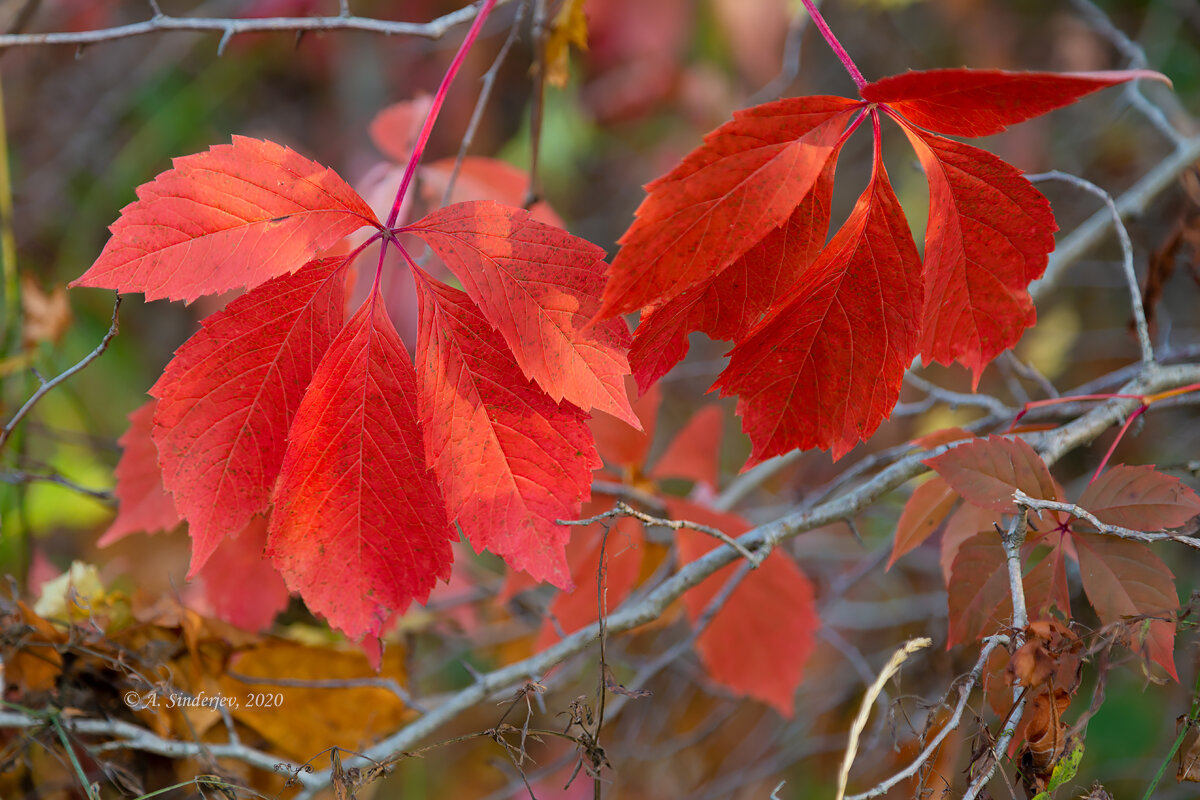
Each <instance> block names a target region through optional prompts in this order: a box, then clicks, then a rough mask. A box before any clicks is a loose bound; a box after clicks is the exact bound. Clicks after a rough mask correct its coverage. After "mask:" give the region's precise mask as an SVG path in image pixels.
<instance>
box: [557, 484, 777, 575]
mask: <svg viewBox="0 0 1200 800" xmlns="http://www.w3.org/2000/svg"><path fill="white" fill-rule="evenodd" d="M614 517H633V518H634V519H636V520H637V521H638V522H641V523H642V524H644V525H654V526H657V527H660V528H670V529H671V530H673V531H677V530H680V529H682V528H687V529H688V530H692V531H699V532H700V533H707V534H708V535H709V536H711V537H713V538H714V539H718V540H719V541H720V542H721V543H722V544H727V545H729V546H730V547H732V548H733V549H734V550H736V551H737V552H738V555H740V556H741V557H742V558H744V559H746V561H748V562H750V566H751V567H757V566H758V565H759V564H761V563H762V559H763V558H765V555H764V554H756V553H752V552H750V551H749V550H747V549H746V548H745V547H743V546H742V545H741V544H739V543H738V542H737V540H736V539H734V538H733V537H731V536H730V535H729V534H727V533H725V532H724V531H719V530H717V529H716V528H714V527H712V526H711V525H704V524H702V523H699V522H689V521H688V520H686V519H664V518H663V517H652V516H650V515H649V514H647V513H645V512H644V511H638V510H637V509H636V508H632V507H630V506H628V505H626V504H625V503H624V502H623V501H620V500H618V501H617V504H616V505H615V506H614V507H613V508H612V509H610V510H608V511H605V512H604V513H603V514H597V515H596V516H594V517H588V518H587V519H571V520H567V519H560V520H558V524H559V525H591V524H592V523H594V522H599V521H600V520H603V519H613V518H614Z"/></svg>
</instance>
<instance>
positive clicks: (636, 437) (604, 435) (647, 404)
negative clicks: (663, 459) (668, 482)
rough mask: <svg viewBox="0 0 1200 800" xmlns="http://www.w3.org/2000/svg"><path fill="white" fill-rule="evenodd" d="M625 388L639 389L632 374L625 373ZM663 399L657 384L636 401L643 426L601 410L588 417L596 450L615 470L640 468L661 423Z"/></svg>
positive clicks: (637, 412)
mask: <svg viewBox="0 0 1200 800" xmlns="http://www.w3.org/2000/svg"><path fill="white" fill-rule="evenodd" d="M625 388H626V389H627V390H628V391H630V392H631V393H636V390H637V387H636V386H634V385H633V378H632V376H629V375H627V376H625ZM661 401H662V390H661V389H659V388H658V387H657V386H652V387H650V389H649V390H648V391H647V392H646V393H645V394H643V395H642V396H641V397H639V398H638V399H637V400H634V401H633V411H634V413H635V414H637V416H638V421H639V422H641V423H642V429H641V430H640V431H639V430H634V429H633V428H632V427H630V426H629V424H628V423H625V422H621V420H619V419H617V418H616V417H612V416H609V415H608V414H599V415H597V416H594V417H592V418H591V419H590V420H588V429H589V430H591V432H592V436H593V438H594V439H595V441H596V451H597V452H598V453H599V454H600V457H601V458H603V459H604V463H605V464H607V465H609V467H611V468H612V469H613V470H616V471H620V470H631V469H633V468H637V469H641V468H642V465H643V464H644V463H645V461H646V455H647V454H648V453H649V452H650V445H651V443H652V442H653V441H654V429H655V427H656V426H657V423H658V406H659V404H660V403H661Z"/></svg>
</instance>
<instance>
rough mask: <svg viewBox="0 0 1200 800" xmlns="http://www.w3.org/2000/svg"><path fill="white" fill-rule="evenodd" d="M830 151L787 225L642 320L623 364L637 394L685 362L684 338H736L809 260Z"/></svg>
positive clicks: (820, 228) (824, 205) (821, 226)
mask: <svg viewBox="0 0 1200 800" xmlns="http://www.w3.org/2000/svg"><path fill="white" fill-rule="evenodd" d="M836 160H837V151H836V150H835V151H834V153H833V154H832V155H831V156H830V157H829V161H828V163H827V164H826V167H825V169H824V170H823V171H822V172H821V174H820V176H819V177H818V178H817V181H816V183H814V184H813V188H812V190H811V191H809V193H808V194H807V195H806V196H805V197H804V199H803V201H802V202H801V203H800V205H799V207H798V208H797V209H796V210H795V211H794V212H792V215H791V216H790V217H788V219H787V221H786V222H784V224H783V225H781V226H779V227H778V228H776V229H775V230H773V231H771V232H770V233H768V234H767V235H766V236H765V237H764V238H763V240H762V241H761V242H759V243H758V244H757V245H755V246H754V247H752V248H751V249H750V250H748V251H746V252H745V253H743V254H742V255H741V256H740V257H739V258H738V259H737V260H736V261H734V262H733V263H732V264H730V265H729V267H727V268H726V269H725V270H723V271H722V272H719V273H717V274H715V275H713V276H711V277H709V278H708V279H706V280H703V281H701V282H700V283H698V284H697V285H696V286H694V287H692V288H690V289H687V290H685V291H684V292H682V293H680V294H678V295H676V296H675V297H673V298H671V299H670V300H668V301H667V302H666V303H664V304H662V305H661V306H659V307H657V308H655V309H653V310H652V311H650V312H648V313H643V314H642V319H641V321H640V322H639V323H638V327H637V330H636V331H634V335H633V346H632V347H631V348H630V350H629V363H630V365H631V367H632V368H633V374H634V376H635V377H636V378H637V381H638V386H639V387H640V388H641V390H642V391H646V389H647V388H648V387H649V386H650V385H651V384H652V383H654V382H655V381H657V380H658V379H659V378H661V377H662V376H663V375H665V374H666V373H667V372H668V371H669V370H670V369H671V367H673V366H675V365H676V364H678V363H679V362H680V361H682V360H683V358H684V356H686V355H687V351H688V334H689V333H690V332H692V331H702V332H704V333H706V334H708V335H709V336H710V337H711V338H713V339H726V340H736V339H741V338H743V337H744V336H745V335H746V334H747V333H748V332H749V331H750V329H751V328H752V327H753V326H754V325H755V324H756V323H757V322H758V321H759V320H760V319H761V318H762V316H763V314H764V313H766V311H767V310H768V309H770V308H771V306H772V305H774V304H775V302H776V301H777V300H779V299H781V298H782V297H784V296H785V295H786V294H787V291H788V290H789V289H790V288H791V287H792V286H793V285H795V283H796V281H797V280H798V279H799V277H800V275H801V274H802V272H803V271H804V270H805V269H806V268H807V267H808V266H809V265H811V264H812V263H813V261H814V260H816V257H817V254H818V253H820V251H821V248H822V247H824V245H825V234H826V232H827V231H828V229H829V203H830V196H831V195H832V193H833V171H834V167H835V164H836Z"/></svg>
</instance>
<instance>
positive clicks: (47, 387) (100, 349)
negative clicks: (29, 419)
mask: <svg viewBox="0 0 1200 800" xmlns="http://www.w3.org/2000/svg"><path fill="white" fill-rule="evenodd" d="M120 310H121V296H120V295H117V299H116V300H115V301H113V310H112V322H110V323H109V326H108V333H106V334H104V338H102V339H101V340H100V344H98V345H96V349H95V350H93V351H92V352H90V353H88V354H87V355H86V356H84V357H83V358H82V359H80V360H79V362H78V363H77V364H75V366H73V367H70V368H68V369H66V370H64V371H63V372H62V373H60V374H59V375H57V376H55V377H53V378H51V379H50V380H48V381H45V382H44V383H42V385H41V386H39V387H38V390H37V391H36V392H34V393H33V394H32V395H31V396H30V397H29V399H28V400H26V401H25V405H23V406H21V407H20V408H18V409H17V413H15V414H13V417H12V419H10V420H9V421H8V424H7V425H5V426H4V429H3V430H0V450H3V449H4V445H5V443H6V442H7V441H8V438H9V437H10V436H12V432H13V430H15V429H16V427H17V425H18V424H19V423H20V422H21V420H22V419H23V418H24V417H25V415H26V414H28V413H29V412H30V411H31V410H32V409H33V407H34V406H35V405H37V403H38V401H39V400H41V399H42V398H43V397H45V396H46V394H47V393H48V392H50V391H51V390H52V389H53V388H54V387H56V386H58V385H59V384H60V383H62V382H63V381H65V380H66V379H67V378H70V377H71V376H72V375H74V374H75V373H77V372H79V371H80V370H82V369H83V368H84V367H86V366H87V365H88V364H90V363H92V362H93V361H95V360H96V359H97V358H99V357H100V356H101V354H103V353H104V351H105V350H107V349H108V343H109V342H111V341H112V338H113V337H114V336H116V335H117V331H118V330H119V328H120V324H119V321H118V318H117V317H118V312H119V311H120Z"/></svg>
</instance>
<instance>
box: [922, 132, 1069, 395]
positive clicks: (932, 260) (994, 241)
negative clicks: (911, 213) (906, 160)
mask: <svg viewBox="0 0 1200 800" xmlns="http://www.w3.org/2000/svg"><path fill="white" fill-rule="evenodd" d="M902 127H903V128H904V132H905V133H906V134H907V135H908V140H909V142H911V143H912V146H913V149H914V150H916V151H917V157H918V158H919V159H920V160H921V166H922V167H924V169H925V176H926V178H927V180H928V181H929V198H930V199H929V206H930V207H929V224H928V225H927V226H926V229H925V272H924V276H925V311H924V315H923V316H924V320H925V321H924V325H923V326H922V330H921V358H922V359H923V360H924V361H925V362H926V363H933V362H934V361H936V362H938V363H939V364H950V363H951V362H953V361H958V362H960V363H961V364H962V365H963V366H965V367H966V368H967V369H969V370H971V372H972V374H973V377H974V382H975V384H978V383H979V375H980V373H981V372H983V368H984V367H985V366H987V365H988V364H989V363H991V361H992V359H994V358H995V357H996V356H997V355H999V354H1000V353H1002V352H1004V351H1005V350H1007V349H1008V348H1010V347H1012V346H1013V345H1015V344H1016V343H1017V341H1018V340H1019V339H1020V338H1021V334H1022V333H1024V332H1025V329H1026V328H1028V327H1031V326H1032V325H1033V323H1034V321H1035V320H1036V319H1037V312H1036V311H1035V310H1034V307H1033V300H1032V299H1031V298H1030V296H1029V291H1028V286H1029V284H1030V282H1031V281H1033V280H1035V279H1037V278H1039V277H1041V275H1042V273H1043V272H1044V271H1045V269H1046V262H1047V259H1048V257H1049V253H1050V251H1051V250H1053V249H1054V231H1056V230H1057V229H1058V226H1057V225H1056V224H1055V222H1054V215H1053V213H1051V211H1050V203H1049V202H1048V201H1047V200H1046V198H1045V197H1043V196H1042V194H1041V192H1039V191H1038V190H1037V189H1035V188H1033V184H1031V183H1030V182H1029V181H1028V180H1026V179H1025V178H1023V177H1021V173H1020V171H1018V170H1017V169H1016V168H1015V167H1012V166H1009V165H1008V164H1006V163H1005V162H1003V161H1001V160H1000V159H998V158H996V157H995V156H994V155H992V154H991V153H988V152H985V151H983V150H980V149H978V148H975V147H971V146H970V145H965V144H962V143H961V142H955V141H951V140H950V139H943V138H942V137H940V136H933V135H932V134H928V133H924V132H922V131H918V130H916V129H914V128H912V127H910V126H908V125H903V126H902Z"/></svg>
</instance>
